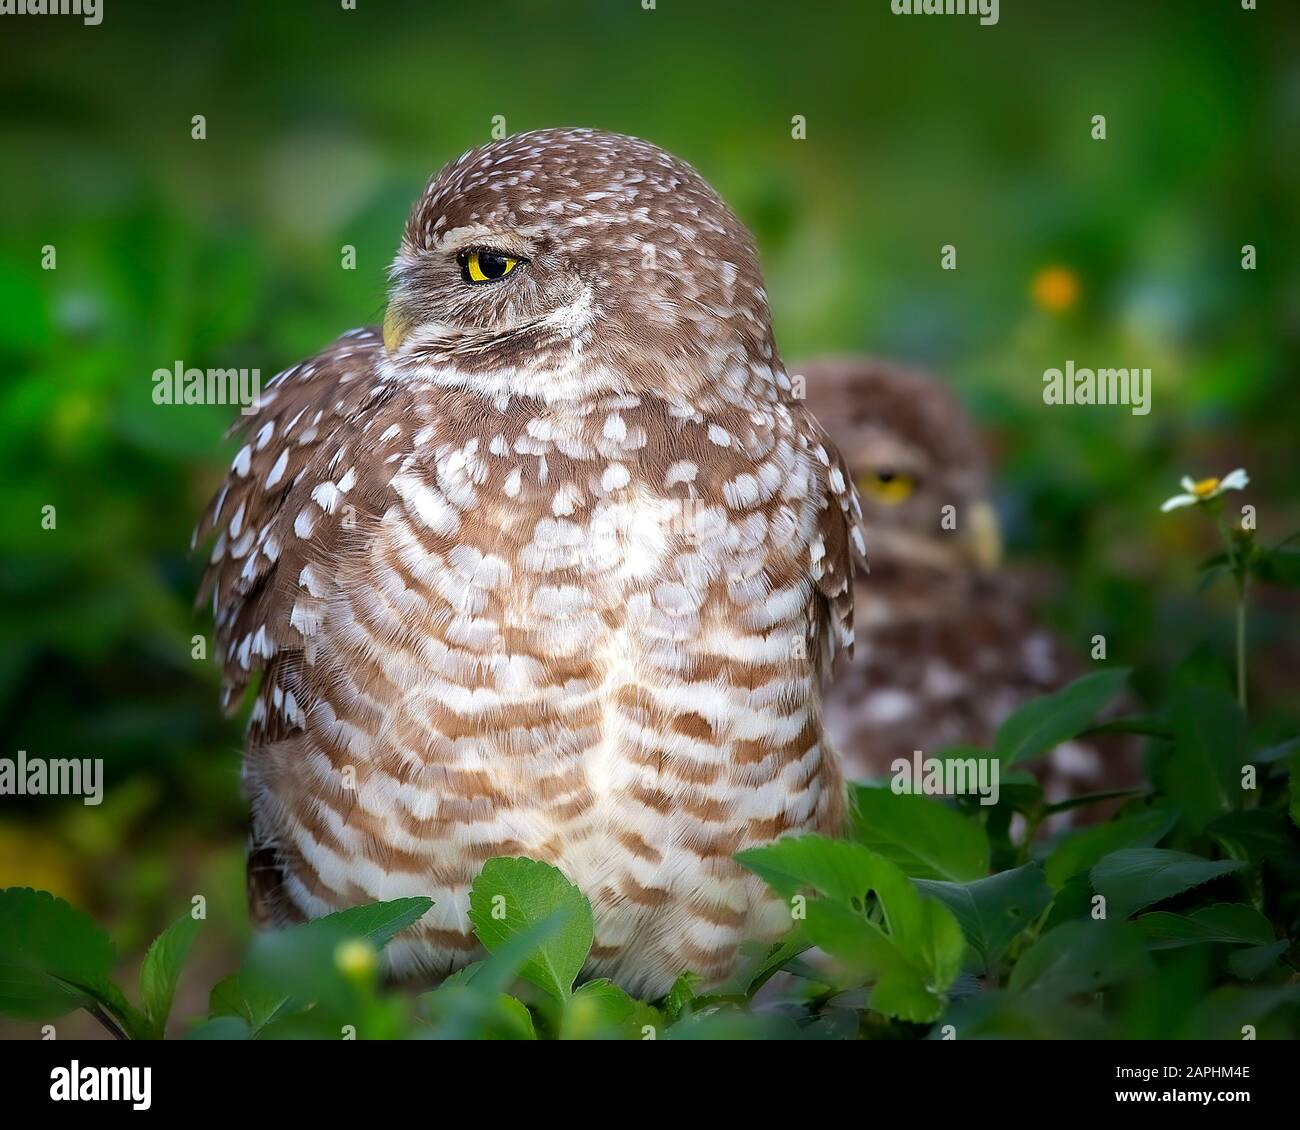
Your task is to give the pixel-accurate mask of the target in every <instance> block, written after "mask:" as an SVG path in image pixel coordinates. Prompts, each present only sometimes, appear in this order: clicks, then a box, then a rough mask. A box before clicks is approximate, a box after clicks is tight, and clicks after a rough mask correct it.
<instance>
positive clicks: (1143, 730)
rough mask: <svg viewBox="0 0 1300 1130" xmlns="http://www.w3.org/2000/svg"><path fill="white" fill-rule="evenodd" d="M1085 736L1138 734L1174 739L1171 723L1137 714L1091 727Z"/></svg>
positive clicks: (1146, 736) (1140, 735)
mask: <svg viewBox="0 0 1300 1130" xmlns="http://www.w3.org/2000/svg"><path fill="white" fill-rule="evenodd" d="M1084 733H1085V734H1087V735H1089V736H1092V735H1093V734H1137V735H1138V736H1139V737H1144V738H1162V739H1166V740H1167V739H1169V738H1171V737H1173V731H1172V730H1171V729H1170V728H1169V723H1168V722H1167V721H1166V720H1165V719H1163V718H1158V717H1156V716H1155V715H1152V714H1135V715H1132V716H1131V717H1127V718H1112V719H1111V720H1110V721H1109V722H1102V723H1100V724H1099V725H1096V726H1089V727H1088V728H1087V729H1086V730H1085V731H1084Z"/></svg>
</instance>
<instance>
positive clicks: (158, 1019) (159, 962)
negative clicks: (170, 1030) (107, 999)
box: [140, 912, 199, 1040]
mask: <svg viewBox="0 0 1300 1130" xmlns="http://www.w3.org/2000/svg"><path fill="white" fill-rule="evenodd" d="M198 929H199V920H198V919H197V918H195V917H194V916H193V915H191V914H189V913H188V912H187V913H185V914H183V915H181V917H180V918H178V919H176V921H175V922H173V923H172V924H171V925H170V926H168V927H167V929H166V930H164V931H163V932H162V933H161V934H159V935H158V937H156V938H155V939H154V941H153V945H151V946H150V947H149V952H148V953H146V954H145V955H144V964H142V965H141V966H140V1000H141V1002H142V1003H143V1005H144V1013H145V1017H146V1018H147V1019H148V1022H149V1034H150V1036H152V1038H153V1039H155V1040H161V1039H162V1037H163V1031H164V1029H165V1028H166V1026H167V1016H168V1014H169V1013H170V1012H171V1010H172V997H173V996H174V995H175V993H176V982H177V980H179V978H180V975H181V967H182V966H183V965H184V964H185V958H186V955H188V953H189V951H190V946H191V945H192V944H193V942H194V935H195V934H196V933H198Z"/></svg>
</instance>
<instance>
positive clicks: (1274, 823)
mask: <svg viewBox="0 0 1300 1130" xmlns="http://www.w3.org/2000/svg"><path fill="white" fill-rule="evenodd" d="M1205 831H1206V833H1207V834H1208V835H1209V836H1210V838H1211V839H1213V840H1214V842H1215V843H1217V844H1218V845H1219V846H1220V847H1222V848H1223V850H1224V851H1225V852H1227V854H1228V855H1230V856H1232V857H1233V859H1244V860H1246V861H1247V862H1248V863H1263V862H1264V861H1265V860H1267V861H1268V862H1270V863H1277V864H1279V865H1286V864H1289V865H1290V866H1291V867H1292V868H1294V867H1295V866H1296V865H1297V864H1298V863H1300V836H1297V834H1296V830H1295V828H1294V826H1293V825H1292V824H1291V823H1290V822H1289V821H1288V820H1287V817H1286V815H1285V814H1283V813H1282V812H1280V811H1277V810H1275V809H1269V808H1247V809H1243V810H1242V811H1240V812H1229V813H1228V814H1227V815H1226V816H1220V817H1219V818H1218V819H1217V820H1215V821H1213V822H1211V823H1210V824H1209V825H1208V826H1207V827H1206V829H1205Z"/></svg>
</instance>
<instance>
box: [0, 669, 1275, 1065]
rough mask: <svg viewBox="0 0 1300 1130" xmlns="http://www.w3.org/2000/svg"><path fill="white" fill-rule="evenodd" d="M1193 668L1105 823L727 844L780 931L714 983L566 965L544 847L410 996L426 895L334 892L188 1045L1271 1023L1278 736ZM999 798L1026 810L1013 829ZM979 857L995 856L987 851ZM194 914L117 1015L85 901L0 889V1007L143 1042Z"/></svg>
mask: <svg viewBox="0 0 1300 1130" xmlns="http://www.w3.org/2000/svg"><path fill="white" fill-rule="evenodd" d="M1198 670H1199V668H1197V667H1195V666H1193V665H1189V666H1187V667H1185V668H1184V671H1185V672H1186V674H1185V676H1184V678H1183V679H1182V680H1181V681H1176V682H1175V683H1174V685H1173V687H1172V689H1171V691H1170V694H1169V697H1168V701H1167V704H1166V706H1165V707H1164V709H1163V710H1162V711H1161V712H1160V713H1159V714H1158V715H1152V716H1148V717H1145V718H1141V719H1138V720H1132V719H1128V720H1123V721H1122V722H1121V723H1120V726H1121V727H1129V728H1133V729H1140V730H1141V731H1142V732H1143V733H1146V734H1148V735H1149V736H1150V738H1151V740H1152V742H1153V743H1154V745H1155V748H1156V750H1157V754H1158V756H1157V758H1156V761H1157V763H1158V764H1159V765H1160V767H1161V768H1160V774H1159V783H1158V784H1155V785H1153V786H1151V787H1150V789H1149V790H1137V791H1135V792H1133V793H1125V794H1120V795H1118V796H1116V795H1114V794H1112V795H1110V796H1109V799H1110V800H1111V801H1112V803H1113V802H1115V801H1116V800H1126V803H1125V804H1124V805H1123V806H1122V807H1121V808H1120V809H1119V811H1117V812H1116V813H1115V815H1114V816H1112V818H1111V819H1110V820H1108V821H1106V822H1104V823H1100V824H1096V825H1094V826H1091V827H1083V828H1066V829H1064V830H1062V831H1059V832H1057V833H1055V834H1054V835H1053V836H1052V837H1050V838H1049V839H1048V840H1046V841H1044V840H1040V839H1038V838H1035V837H1034V836H1033V832H1034V829H1035V828H1036V827H1037V826H1038V825H1039V824H1040V823H1041V822H1042V821H1043V820H1044V819H1045V818H1046V817H1047V816H1048V815H1050V813H1049V811H1048V810H1049V807H1050V808H1051V809H1052V810H1053V811H1056V812H1062V811H1072V810H1079V809H1082V808H1084V807H1086V802H1088V801H1092V800H1095V798H1086V797H1084V798H1073V799H1074V800H1075V801H1076V802H1079V803H1076V804H1074V805H1068V804H1067V805H1062V804H1057V805H1053V806H1046V805H1044V803H1043V801H1042V795H1041V791H1040V790H1037V789H1036V788H1033V787H1030V785H1029V784H1028V783H1027V782H1026V783H1020V782H1018V781H1017V783H1016V784H1014V785H1013V786H1012V787H1011V788H1009V789H1004V790H1003V794H1002V796H1001V799H1000V802H999V804H998V805H995V806H986V805H981V804H978V803H963V804H960V805H957V806H950V805H948V804H946V803H944V802H943V801H941V800H939V799H936V798H934V797H927V796H912V795H896V794H895V793H893V792H892V791H891V790H889V789H884V788H870V787H859V788H857V789H856V791H855V794H854V798H853V801H854V803H853V805H852V810H851V817H850V821H849V827H848V833H849V836H848V838H844V839H831V838H827V837H824V836H815V835H804V836H796V837H787V838H783V839H780V840H777V841H776V842H774V843H770V844H766V845H764V846H761V847H755V848H751V849H749V850H746V851H743V852H741V853H740V854H739V855H738V856H737V857H736V858H737V861H738V862H739V864H740V865H741V866H743V867H744V868H746V869H748V870H749V871H750V872H752V873H753V874H754V875H755V876H757V877H758V878H759V879H760V880H762V882H763V883H764V884H765V885H766V886H767V887H768V888H769V890H770V895H771V897H772V898H774V899H778V900H780V902H781V903H782V904H783V905H784V906H785V907H786V908H787V910H788V913H789V916H790V929H789V931H788V933H787V934H786V936H785V937H783V938H781V939H779V940H777V941H775V942H769V943H747V944H746V945H745V946H744V947H743V948H742V952H741V955H740V956H741V960H740V961H739V962H738V965H737V968H736V970H735V972H734V973H733V974H732V975H731V976H730V977H729V978H728V979H727V981H726V982H725V983H723V984H720V985H714V986H710V985H707V984H704V983H703V982H702V981H701V979H700V978H699V977H698V976H697V975H696V974H694V973H693V972H691V971H690V970H682V971H681V973H680V976H678V977H677V979H676V981H675V982H674V983H673V984H672V986H671V988H670V989H669V991H668V992H667V993H666V994H665V995H664V997H663V998H662V999H660V1000H639V999H636V998H635V997H633V996H631V995H630V994H629V993H628V992H627V991H626V990H625V989H623V988H622V987H620V986H619V985H618V984H616V983H615V982H613V981H611V980H609V979H598V980H592V979H587V980H584V979H583V971H584V969H586V968H587V966H588V961H589V957H590V953H591V948H592V945H593V943H594V940H595V924H594V919H593V914H592V909H591V905H590V903H589V902H588V900H587V898H586V896H585V895H584V894H583V893H582V891H580V890H579V889H578V888H577V887H576V886H575V885H574V884H573V883H572V882H571V881H570V880H569V879H568V878H567V877H566V876H565V875H563V874H562V873H561V872H560V871H559V870H557V869H556V868H555V867H553V866H551V865H550V864H547V863H543V862H539V861H536V860H531V859H525V858H498V859H490V860H488V861H487V862H486V863H485V864H484V866H483V868H482V870H481V871H480V873H479V875H478V877H477V878H476V879H475V881H474V883H473V885H472V887H471V890H470V894H469V907H468V917H469V921H470V923H471V925H472V927H473V929H474V932H475V934H476V936H477V938H478V940H479V942H480V943H481V944H482V947H483V952H484V956H483V957H482V959H480V960H477V961H473V962H471V963H470V964H469V965H468V966H466V967H465V968H463V969H460V970H458V971H457V972H456V973H454V974H453V975H451V976H449V977H447V978H445V979H444V980H443V981H442V983H441V984H440V985H438V986H437V987H436V988H434V989H432V990H430V991H427V992H424V993H422V994H420V995H419V996H418V997H413V996H412V995H411V994H410V993H408V992H404V991H401V990H399V989H395V988H393V987H392V986H390V985H388V984H387V983H386V981H385V971H386V968H387V967H386V965H385V956H384V950H385V948H386V947H387V946H388V945H389V943H391V942H393V941H394V940H395V939H399V938H400V937H401V935H402V933H403V931H406V930H409V929H411V928H412V927H414V926H416V924H417V923H418V922H419V921H420V920H421V918H423V917H424V916H425V915H426V914H427V913H428V912H429V911H430V910H431V908H432V906H433V903H432V900H430V899H428V898H421V897H410V898H401V899H395V900H393V901H390V902H384V903H375V904H372V905H368V906H359V907H353V908H351V909H348V910H343V911H340V912H338V913H336V914H331V915H328V916H326V917H323V918H319V919H316V920H315V921H312V922H308V923H304V924H301V925H298V926H293V927H290V928H288V929H283V930H278V931H272V932H270V933H266V934H262V935H260V936H258V937H257V938H255V939H254V940H253V942H252V944H251V945H250V946H249V947H248V951H247V953H246V955H245V958H244V960H243V962H242V964H241V965H240V966H239V968H238V969H237V970H235V971H234V972H233V973H231V974H230V975H229V976H227V977H225V978H224V979H222V980H221V981H219V982H218V983H217V984H216V986H215V987H214V988H213V989H212V991H211V994H210V999H209V1009H208V1017H207V1018H206V1019H205V1020H198V1021H191V1023H190V1026H189V1031H188V1038H190V1039H196V1040H232V1039H233V1040H248V1039H281V1038H302V1037H310V1038H325V1039H340V1038H341V1039H351V1038H356V1039H382V1038H390V1037H403V1036H404V1037H410V1038H417V1039H458V1038H480V1039H507V1040H537V1039H576V1040H581V1039H784V1038H799V1039H852V1038H915V1037H927V1036H928V1037H932V1038H944V1037H952V1036H954V1035H955V1036H956V1038H959V1039H977V1038H984V1037H1009V1036H1010V1037H1015V1036H1020V1037H1050V1036H1075V1037H1082V1038H1102V1037H1106V1036H1109V1037H1111V1038H1147V1037H1150V1036H1153V1035H1162V1034H1164V1035H1178V1036H1183V1037H1191V1038H1208V1037H1210V1036H1216V1037H1219V1038H1221V1037H1222V1036H1223V1035H1224V1034H1225V1033H1228V1034H1231V1033H1232V1031H1233V1029H1234V1025H1235V1026H1237V1027H1238V1028H1239V1027H1240V1026H1241V1025H1243V1024H1251V1025H1254V1026H1256V1027H1259V1026H1261V1025H1262V1026H1263V1030H1265V1031H1267V1032H1268V1033H1272V1034H1286V1033H1294V1032H1295V1031H1296V1030H1297V1024H1298V1023H1300V993H1298V992H1297V991H1296V987H1295V985H1294V978H1295V975H1296V969H1297V965H1296V946H1295V939H1296V937H1297V934H1298V932H1300V904H1298V900H1297V898H1296V886H1295V879H1296V876H1297V875H1300V832H1298V831H1297V829H1296V827H1295V825H1294V823H1293V822H1292V818H1291V815H1290V810H1291V807H1292V804H1293V799H1292V789H1291V770H1292V769H1293V768H1294V765H1293V763H1294V761H1295V759H1296V757H1297V754H1296V753H1295V743H1294V740H1293V739H1286V740H1282V741H1273V742H1272V744H1262V745H1260V746H1259V747H1258V748H1257V751H1256V752H1255V753H1250V752H1249V749H1250V748H1251V747H1250V743H1249V741H1248V737H1249V734H1248V728H1247V725H1246V720H1245V716H1244V714H1243V712H1242V711H1241V709H1240V707H1239V705H1238V704H1237V703H1236V702H1235V701H1234V700H1233V699H1232V698H1231V697H1229V696H1227V695H1226V694H1225V693H1223V692H1220V691H1218V690H1217V688H1214V687H1206V686H1205V685H1204V684H1201V683H1198V682H1197V681H1196V677H1194V673H1195V672H1197V671H1198ZM1100 676H1101V677H1099V676H1098V675H1090V676H1086V677H1085V678H1084V679H1081V680H1079V681H1078V682H1076V683H1074V684H1071V685H1070V686H1068V687H1065V688H1064V689H1063V690H1061V691H1060V692H1058V693H1056V694H1054V695H1050V696H1048V697H1046V698H1044V699H1041V700H1038V701H1037V702H1036V703H1034V704H1031V705H1030V706H1029V707H1026V708H1024V709H1022V710H1021V711H1019V712H1017V714H1015V715H1014V716H1012V718H1011V719H1009V720H1008V723H1007V725H1006V726H1004V727H1003V729H1002V732H1001V733H1000V734H999V743H998V748H997V749H995V750H990V751H980V750H970V749H964V750H960V751H951V753H952V755H954V756H956V755H960V756H963V757H979V756H983V757H987V758H989V759H991V760H992V761H994V762H996V763H997V764H998V765H1009V764H1012V763H1013V762H1015V761H1016V760H1017V759H1019V758H1032V757H1034V756H1037V755H1039V754H1041V753H1042V752H1044V750H1045V749H1046V748H1047V746H1048V745H1050V744H1051V743H1054V742H1060V741H1064V740H1068V739H1069V738H1071V737H1074V736H1076V735H1077V734H1079V733H1082V732H1083V731H1085V730H1087V729H1088V728H1089V727H1091V726H1092V725H1093V722H1094V719H1095V717H1096V715H1097V713H1098V712H1099V711H1100V710H1101V709H1103V708H1104V706H1105V705H1106V704H1107V703H1108V702H1109V701H1111V700H1112V699H1113V698H1114V696H1115V694H1116V693H1117V692H1118V690H1119V688H1120V686H1121V684H1122V680H1123V677H1124V672H1122V671H1109V670H1108V671H1105V672H1101V673H1100ZM1247 765H1249V766H1252V767H1253V769H1252V773H1254V774H1256V775H1255V776H1252V773H1246V772H1243V767H1244V766H1247ZM1015 773H1016V771H1014V770H1012V771H1010V772H1009V773H1008V777H1009V778H1012V779H1013V780H1016V777H1015ZM1251 781H1254V782H1255V786H1256V787H1255V788H1253V789H1251V788H1249V787H1246V786H1248V785H1249V783H1250V782H1251ZM1012 812H1020V813H1022V815H1024V816H1025V818H1026V821H1027V823H1026V827H1025V829H1023V830H1022V831H1020V832H1019V833H1017V834H1015V835H1013V832H1012V828H1011V824H1010V822H1009V819H1008V816H1009V814H1010V813H1012ZM1164 845H1170V846H1164ZM999 855H1001V856H1003V857H1009V858H1010V859H1011V862H1010V863H1009V864H1008V865H1005V866H999V864H998V862H997V860H998V857H999ZM198 929H199V922H198V921H197V920H195V919H193V918H192V917H190V916H189V915H185V916H183V917H181V918H179V919H177V920H176V921H175V922H173V923H172V924H171V925H170V926H168V927H167V928H166V929H165V930H164V931H163V932H162V934H161V935H160V936H159V937H158V938H157V939H156V940H155V941H154V942H153V944H152V945H151V946H149V947H148V951H147V953H146V954H145V956H144V959H143V963H142V966H141V970H140V1000H141V1002H142V1003H141V1006H140V1007H139V1008H137V1007H136V1006H134V1005H133V1004H131V1003H130V1002H129V1001H128V1000H127V999H126V997H125V995H124V994H123V993H122V992H121V990H120V989H118V988H117V986H116V985H115V984H114V982H113V980H112V973H113V967H114V964H115V956H114V954H115V951H114V947H113V944H112V942H111V941H110V940H109V938H108V936H107V934H105V932H104V931H103V930H101V929H100V928H99V927H98V926H96V925H95V923H94V922H93V921H92V920H91V919H90V918H89V917H87V916H86V915H84V914H82V913H81V912H79V911H76V910H74V909H73V908H72V907H71V906H69V905H68V904H67V903H66V902H64V901H63V900H60V899H56V898H54V897H52V896H51V895H49V894H48V893H46V892H38V891H33V890H30V889H11V890H7V891H4V892H0V1012H2V1013H4V1014H7V1015H9V1016H13V1017H18V1018H22V1019H25V1020H47V1019H53V1018H57V1017H59V1016H62V1015H64V1014H65V1013H67V1012H69V1011H70V1010H72V1009H75V1008H83V1009H86V1010H87V1011H89V1012H90V1013H91V1014H92V1015H94V1016H95V1017H96V1018H97V1019H99V1020H100V1022H101V1023H103V1024H104V1025H105V1026H106V1027H108V1028H109V1029H110V1030H111V1031H113V1033H114V1034H115V1035H119V1036H127V1037H132V1038H137V1039H149V1038H159V1037H161V1036H162V1035H163V1033H164V1029H165V1027H166V1024H167V1020H168V1014H169V1012H170V1010H171V1002H172V999H173V997H174V995H175V991H176V985H177V980H178V978H179V976H180V973H181V969H182V966H183V964H184V961H185V958H186V956H187V954H188V952H189V950H190V948H191V944H192V943H193V941H194V940H195V937H196V934H197V933H198ZM963 969H964V970H965V972H963ZM774 1004H775V1010H774Z"/></svg>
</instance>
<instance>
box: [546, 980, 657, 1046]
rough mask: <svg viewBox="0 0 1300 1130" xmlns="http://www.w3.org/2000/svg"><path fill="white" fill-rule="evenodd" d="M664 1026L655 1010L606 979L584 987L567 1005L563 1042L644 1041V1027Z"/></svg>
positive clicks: (580, 987) (562, 1032) (561, 1027)
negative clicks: (601, 1040) (642, 1031)
mask: <svg viewBox="0 0 1300 1130" xmlns="http://www.w3.org/2000/svg"><path fill="white" fill-rule="evenodd" d="M662 1023H663V1020H662V1017H661V1016H660V1015H659V1014H658V1013H657V1012H656V1011H655V1010H654V1009H653V1008H651V1007H650V1006H649V1005H647V1004H643V1003H642V1002H641V1001H638V1000H634V999H633V998H632V997H630V996H628V994H627V993H626V992H624V991H623V990H622V989H621V988H619V987H618V986H617V985H616V984H614V982H613V981H608V980H605V979H603V978H602V979H601V980H599V981H588V982H587V983H586V984H585V985H580V986H579V987H578V988H577V990H575V992H574V993H573V995H572V996H571V997H569V999H568V1000H567V1001H566V1002H565V1005H564V1013H563V1016H562V1018H561V1021H560V1039H562V1040H599V1039H614V1038H620V1037H621V1038H625V1039H631V1038H636V1039H640V1038H641V1030H642V1028H643V1027H645V1026H646V1025H650V1026H651V1027H653V1028H655V1029H656V1030H658V1029H659V1028H660V1026H661V1025H662Z"/></svg>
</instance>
